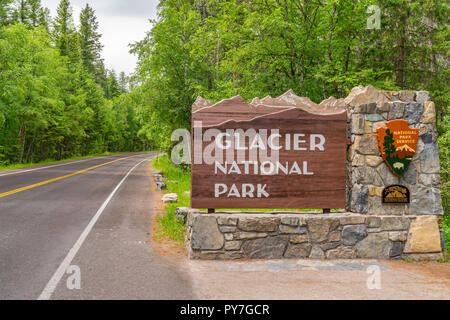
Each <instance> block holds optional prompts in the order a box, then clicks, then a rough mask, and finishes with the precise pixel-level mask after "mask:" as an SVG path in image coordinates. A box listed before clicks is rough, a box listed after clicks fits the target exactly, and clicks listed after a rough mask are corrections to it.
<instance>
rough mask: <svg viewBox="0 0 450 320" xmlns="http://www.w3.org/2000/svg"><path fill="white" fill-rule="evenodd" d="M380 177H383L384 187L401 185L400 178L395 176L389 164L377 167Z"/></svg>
mask: <svg viewBox="0 0 450 320" xmlns="http://www.w3.org/2000/svg"><path fill="white" fill-rule="evenodd" d="M376 170H377V172H378V175H379V176H380V177H381V180H382V181H383V185H384V186H392V185H394V184H399V183H400V178H398V177H397V176H395V175H394V174H393V173H392V172H391V171H390V170H389V168H388V166H387V164H382V165H380V166H378V167H377V169H376Z"/></svg>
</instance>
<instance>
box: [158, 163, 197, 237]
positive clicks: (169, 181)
mask: <svg viewBox="0 0 450 320" xmlns="http://www.w3.org/2000/svg"><path fill="white" fill-rule="evenodd" d="M152 167H153V168H154V169H155V170H159V171H162V172H163V175H164V180H165V183H166V185H167V190H166V191H164V193H176V194H177V195H178V202H177V203H169V204H167V206H166V214H165V215H163V216H159V217H157V222H158V223H159V224H160V225H161V228H160V229H159V230H158V232H157V233H156V237H157V238H163V237H168V238H170V239H172V240H174V241H175V242H177V243H179V244H182V243H184V238H185V235H186V226H184V225H183V224H182V223H181V221H179V220H178V219H177V218H176V216H175V209H176V208H177V207H190V206H191V196H190V194H188V193H186V192H187V191H190V189H191V173H190V171H189V169H184V168H183V167H180V166H176V165H174V164H173V163H172V161H171V160H170V159H169V157H168V156H167V155H164V156H161V157H157V158H154V159H153V160H152Z"/></svg>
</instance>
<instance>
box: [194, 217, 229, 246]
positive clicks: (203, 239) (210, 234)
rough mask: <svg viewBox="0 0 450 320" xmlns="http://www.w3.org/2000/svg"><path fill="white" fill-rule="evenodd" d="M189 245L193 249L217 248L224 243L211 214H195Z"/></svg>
mask: <svg viewBox="0 0 450 320" xmlns="http://www.w3.org/2000/svg"><path fill="white" fill-rule="evenodd" d="M191 242H192V243H191V246H192V249H194V250H219V249H222V247H223V245H224V242H225V240H224V237H223V235H222V233H221V232H220V230H219V227H218V226H217V220H216V218H215V217H211V216H201V215H200V216H196V217H195V218H194V222H193V226H192V236H191Z"/></svg>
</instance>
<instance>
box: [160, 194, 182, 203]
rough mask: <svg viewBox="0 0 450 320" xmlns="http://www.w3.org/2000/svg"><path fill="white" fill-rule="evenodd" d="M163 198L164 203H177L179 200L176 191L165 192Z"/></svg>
mask: <svg viewBox="0 0 450 320" xmlns="http://www.w3.org/2000/svg"><path fill="white" fill-rule="evenodd" d="M161 200H162V202H164V203H175V202H178V195H177V194H176V193H168V194H165V195H164V196H163V197H162V199H161Z"/></svg>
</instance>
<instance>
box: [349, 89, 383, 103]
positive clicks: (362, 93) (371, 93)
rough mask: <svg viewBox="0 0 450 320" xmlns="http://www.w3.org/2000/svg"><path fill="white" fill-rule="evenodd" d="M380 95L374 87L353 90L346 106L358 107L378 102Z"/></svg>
mask: <svg viewBox="0 0 450 320" xmlns="http://www.w3.org/2000/svg"><path fill="white" fill-rule="evenodd" d="M379 95H380V93H379V91H378V90H377V89H375V88H374V87H373V86H367V87H363V86H359V87H356V88H353V89H352V91H351V92H350V94H349V95H348V97H347V98H346V99H345V104H347V105H349V106H351V107H356V106H360V105H365V104H369V103H373V102H377V101H378V97H379Z"/></svg>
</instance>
